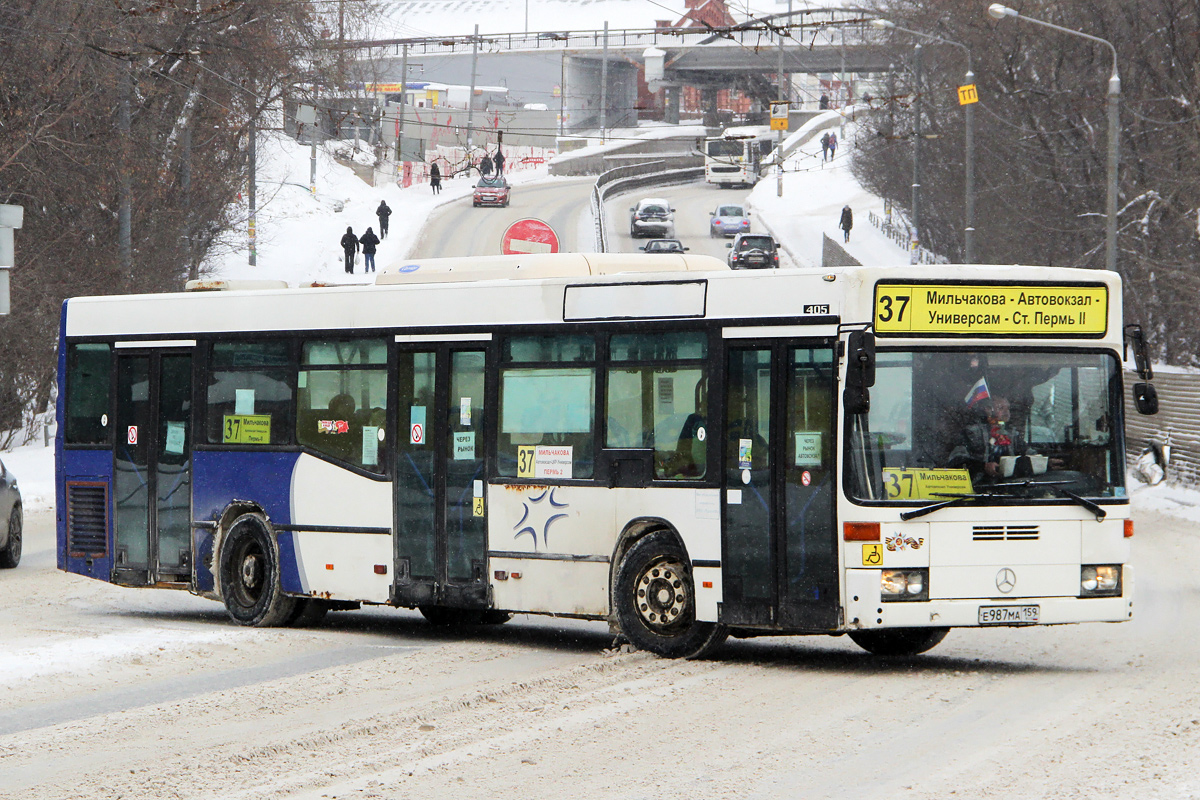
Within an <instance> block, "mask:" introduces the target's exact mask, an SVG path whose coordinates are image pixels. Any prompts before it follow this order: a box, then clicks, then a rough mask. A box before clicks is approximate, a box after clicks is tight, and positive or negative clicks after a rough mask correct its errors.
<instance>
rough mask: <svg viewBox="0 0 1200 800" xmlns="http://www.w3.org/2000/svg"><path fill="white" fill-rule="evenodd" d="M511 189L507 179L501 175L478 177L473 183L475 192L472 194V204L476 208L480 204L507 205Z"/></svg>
mask: <svg viewBox="0 0 1200 800" xmlns="http://www.w3.org/2000/svg"><path fill="white" fill-rule="evenodd" d="M511 194H512V190H511V189H510V188H509V185H508V181H506V180H505V179H504V176H503V175H487V176H484V177H482V178H480V179H479V182H478V183H476V184H475V193H474V195H473V196H472V198H471V199H472V205H473V206H475V207H476V208H479V207H480V206H501V207H504V206H507V205H508V201H509V198H510V196H511Z"/></svg>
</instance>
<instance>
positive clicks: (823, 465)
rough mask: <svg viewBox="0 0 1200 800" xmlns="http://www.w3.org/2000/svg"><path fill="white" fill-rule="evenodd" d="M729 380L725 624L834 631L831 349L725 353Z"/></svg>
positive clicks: (765, 346) (813, 344)
mask: <svg viewBox="0 0 1200 800" xmlns="http://www.w3.org/2000/svg"><path fill="white" fill-rule="evenodd" d="M726 374H727V396H726V398H725V416H726V429H725V430H726V435H725V454H724V470H723V474H724V482H725V485H724V489H725V524H724V526H723V534H722V535H723V541H722V550H723V556H722V582H723V585H724V598H723V602H722V604H721V612H720V620H721V622H724V623H726V624H729V625H735V626H736V625H745V626H747V627H765V628H784V629H791V630H798V631H799V630H805V631H823V630H832V629H834V628H836V627H837V614H838V605H837V597H838V571H837V569H838V568H837V541H836V538H835V526H834V509H835V502H834V500H835V497H836V486H835V484H834V474H835V471H834V460H833V459H834V453H835V451H836V448H835V447H834V440H833V436H834V429H835V428H834V421H835V418H836V417H835V413H834V411H835V409H836V406H835V403H834V400H835V387H834V379H833V375H834V373H833V344H832V342H831V341H828V340H821V341H803V342H796V341H789V342H770V343H762V344H753V345H749V344H747V345H741V344H739V345H736V346H733V347H731V348H730V349H729V351H728V364H727V373H726Z"/></svg>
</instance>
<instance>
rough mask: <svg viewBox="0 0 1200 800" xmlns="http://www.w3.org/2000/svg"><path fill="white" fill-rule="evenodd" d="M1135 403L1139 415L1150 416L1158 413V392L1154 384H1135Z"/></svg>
mask: <svg viewBox="0 0 1200 800" xmlns="http://www.w3.org/2000/svg"><path fill="white" fill-rule="evenodd" d="M1133 402H1134V405H1136V406H1137V410H1138V413H1139V414H1145V415H1146V416H1150V415H1152V414H1157V413H1158V392H1157V391H1156V390H1155V389H1154V384H1152V383H1135V384H1134V385H1133Z"/></svg>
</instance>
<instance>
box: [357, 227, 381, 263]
mask: <svg viewBox="0 0 1200 800" xmlns="http://www.w3.org/2000/svg"><path fill="white" fill-rule="evenodd" d="M358 243H359V244H361V245H362V251H363V272H374V271H375V245H377V244H379V237H378V236H376V235H375V234H374V233H372V232H371V229H370V228H367V232H366V233H364V234H363V235H362V236H360V237H359V239H358Z"/></svg>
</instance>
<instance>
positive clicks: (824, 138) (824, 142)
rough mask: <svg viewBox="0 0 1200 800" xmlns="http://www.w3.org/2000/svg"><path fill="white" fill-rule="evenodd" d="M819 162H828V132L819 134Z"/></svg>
mask: <svg viewBox="0 0 1200 800" xmlns="http://www.w3.org/2000/svg"><path fill="white" fill-rule="evenodd" d="M821 160H822V161H828V160H829V131H825V133H823V134H821Z"/></svg>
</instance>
